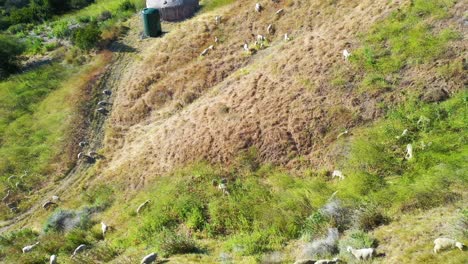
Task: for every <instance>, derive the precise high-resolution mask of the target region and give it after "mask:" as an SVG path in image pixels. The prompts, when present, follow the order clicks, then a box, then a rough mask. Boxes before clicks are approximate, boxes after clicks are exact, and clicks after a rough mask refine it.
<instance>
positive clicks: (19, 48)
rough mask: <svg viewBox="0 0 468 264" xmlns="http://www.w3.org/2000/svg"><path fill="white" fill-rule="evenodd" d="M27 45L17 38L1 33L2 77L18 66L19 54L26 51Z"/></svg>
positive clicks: (0, 74) (0, 60) (0, 71)
mask: <svg viewBox="0 0 468 264" xmlns="http://www.w3.org/2000/svg"><path fill="white" fill-rule="evenodd" d="M24 49H25V47H24V45H23V44H22V43H20V42H19V41H18V40H17V39H16V38H14V37H12V36H7V35H0V79H3V78H5V77H6V76H7V75H8V74H10V73H12V72H14V71H15V70H17V68H18V62H17V60H18V55H20V54H21V53H22V52H23V51H24Z"/></svg>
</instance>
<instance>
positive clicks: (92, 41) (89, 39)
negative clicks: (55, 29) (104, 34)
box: [72, 23, 101, 50]
mask: <svg viewBox="0 0 468 264" xmlns="http://www.w3.org/2000/svg"><path fill="white" fill-rule="evenodd" d="M100 40H101V31H100V30H99V28H98V27H97V25H96V24H93V23H92V24H89V25H87V26H85V27H82V28H78V29H76V30H75V31H74V32H73V34H72V42H73V44H75V45H76V46H77V47H79V48H80V49H82V50H90V49H92V48H95V47H96V45H97V44H98V43H99V41H100Z"/></svg>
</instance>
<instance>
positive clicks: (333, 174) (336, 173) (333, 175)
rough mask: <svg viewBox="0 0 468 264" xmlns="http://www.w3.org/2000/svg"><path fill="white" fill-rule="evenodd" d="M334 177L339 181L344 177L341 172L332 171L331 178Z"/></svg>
mask: <svg viewBox="0 0 468 264" xmlns="http://www.w3.org/2000/svg"><path fill="white" fill-rule="evenodd" d="M335 177H338V178H339V179H340V180H344V178H345V177H344V175H343V172H341V171H339V170H334V171H333V173H332V178H335Z"/></svg>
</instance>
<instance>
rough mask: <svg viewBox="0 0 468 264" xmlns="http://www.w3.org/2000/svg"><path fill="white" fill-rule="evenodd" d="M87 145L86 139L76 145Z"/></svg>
mask: <svg viewBox="0 0 468 264" xmlns="http://www.w3.org/2000/svg"><path fill="white" fill-rule="evenodd" d="M87 145H88V142H86V141H81V142H80V143H78V146H80V147H82V148H83V147H85V146H87Z"/></svg>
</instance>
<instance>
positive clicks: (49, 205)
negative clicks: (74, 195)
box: [42, 201, 57, 210]
mask: <svg viewBox="0 0 468 264" xmlns="http://www.w3.org/2000/svg"><path fill="white" fill-rule="evenodd" d="M54 205H57V204H56V203H54V202H51V201H47V202H45V203H44V204H43V205H42V208H44V209H46V210H47V209H49V208H50V207H51V206H54Z"/></svg>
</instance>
